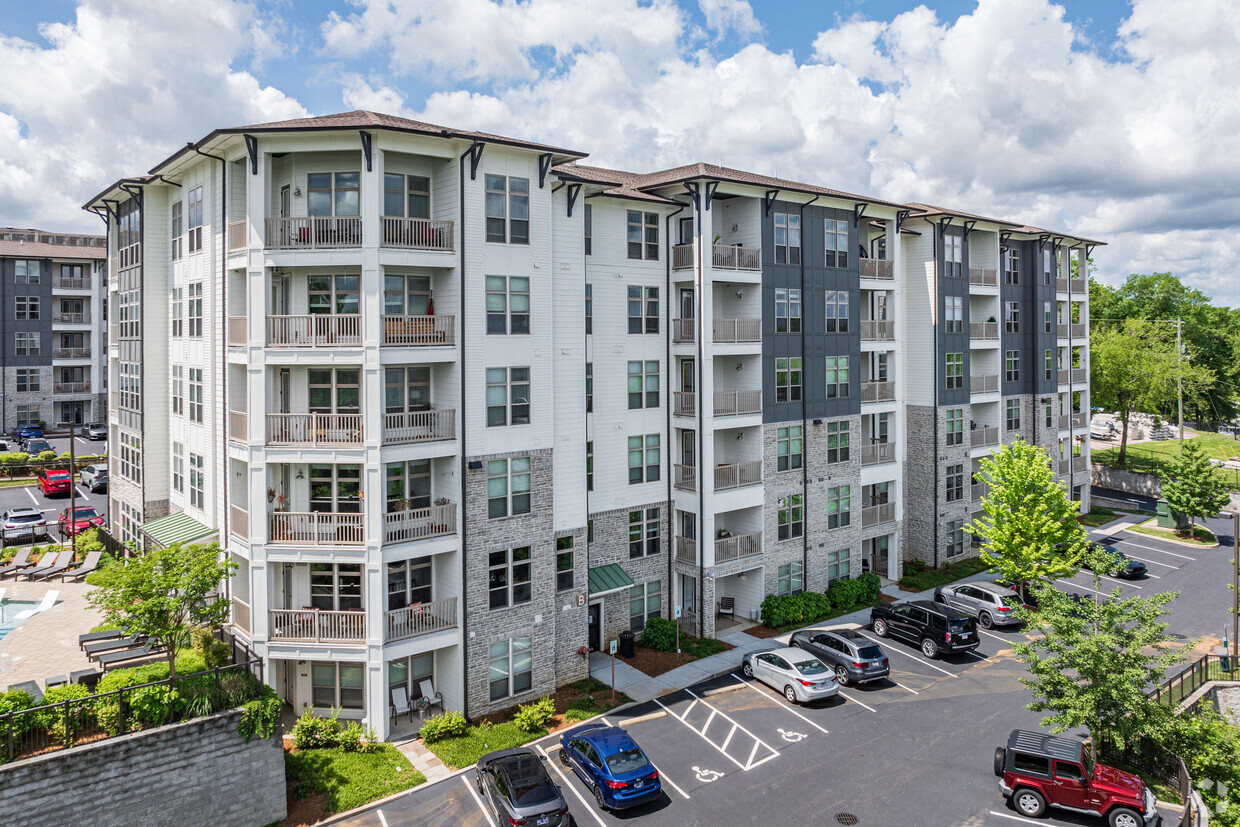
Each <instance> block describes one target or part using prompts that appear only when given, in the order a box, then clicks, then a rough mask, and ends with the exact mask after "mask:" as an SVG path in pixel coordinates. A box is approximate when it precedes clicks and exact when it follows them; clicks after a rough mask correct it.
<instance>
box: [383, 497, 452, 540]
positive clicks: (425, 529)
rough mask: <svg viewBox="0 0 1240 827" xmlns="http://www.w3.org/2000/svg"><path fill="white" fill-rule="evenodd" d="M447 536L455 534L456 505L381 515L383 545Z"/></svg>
mask: <svg viewBox="0 0 1240 827" xmlns="http://www.w3.org/2000/svg"><path fill="white" fill-rule="evenodd" d="M449 534H456V503H448V504H447V505H432V506H431V507H430V508H412V509H410V510H408V511H393V512H391V513H388V514H384V515H383V541H384V542H385V543H408V542H411V541H413V540H425V539H428V538H430V537H444V536H446V535H449Z"/></svg>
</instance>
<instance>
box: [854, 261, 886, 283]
mask: <svg viewBox="0 0 1240 827" xmlns="http://www.w3.org/2000/svg"><path fill="white" fill-rule="evenodd" d="M894 264H895V262H892V261H888V260H887V259H883V258H863V259H859V260H858V261H857V271H858V273H859V274H860V276H861V278H863V279H884V280H886V281H891V280H893V279H894V278H895V277H896V276H895V267H894Z"/></svg>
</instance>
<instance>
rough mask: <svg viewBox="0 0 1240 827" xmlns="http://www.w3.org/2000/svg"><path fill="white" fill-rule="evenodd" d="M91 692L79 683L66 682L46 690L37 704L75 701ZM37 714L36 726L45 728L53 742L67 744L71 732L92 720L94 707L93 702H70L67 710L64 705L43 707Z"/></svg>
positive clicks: (68, 743)
mask: <svg viewBox="0 0 1240 827" xmlns="http://www.w3.org/2000/svg"><path fill="white" fill-rule="evenodd" d="M91 694H93V693H92V692H91V691H90V690H89V689H87V688H86V687H85V686H83V685H82V684H80V683H66V684H61V685H60V686H53V687H52V688H51V689H49V690H47V693H46V694H45V695H44V696H43V700H41V701H39V704H40V706H45V705H51V704H60V703H64V702H65V701H76V700H78V699H80V698H85V697H88V696H90V695H91ZM37 715H38V719H39V720H38V726H40V727H41V728H43V729H46V730H47V734H48V735H49V736H51V739H52V740H53V741H54V742H56V743H57V744H60V745H61V746H69V745H70V744H72V743H73V733H75V732H81V731H82V730H83V729H84V728H86V727H88V726H90V724H91V723H92V722H93V721H94V719H95V709H94V703H93V702H91V703H76V704H70V705H69V708H68V709H67V710H66V709H65V708H64V707H59V708H56V707H53V708H51V709H44V710H43V711H42V712H39V713H37ZM66 719H67V720H66ZM66 724H67V726H66Z"/></svg>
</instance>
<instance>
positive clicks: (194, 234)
mask: <svg viewBox="0 0 1240 827" xmlns="http://www.w3.org/2000/svg"><path fill="white" fill-rule="evenodd" d="M185 213H186V215H185V217H186V219H187V223H188V225H189V231H188V236H189V237H188V239H187V241H188V242H189V243H188V247H189V252H191V253H196V252H198V251H199V250H201V249H202V187H194V188H193V189H191V190H190V191H189V192H187V193H186V194H185ZM135 241H136V239H135Z"/></svg>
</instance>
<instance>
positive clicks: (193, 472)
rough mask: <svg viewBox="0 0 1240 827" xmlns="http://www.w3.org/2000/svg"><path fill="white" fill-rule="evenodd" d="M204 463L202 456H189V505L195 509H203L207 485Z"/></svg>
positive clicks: (193, 454)
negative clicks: (204, 479) (203, 471)
mask: <svg viewBox="0 0 1240 827" xmlns="http://www.w3.org/2000/svg"><path fill="white" fill-rule="evenodd" d="M202 469H203V461H202V455H201V454H195V453H190V455H189V504H190V505H191V506H193V507H194V508H202V507H203V501H204V496H205V495H204V491H205V488H206V487H205V485H204V484H203V473H202Z"/></svg>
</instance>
